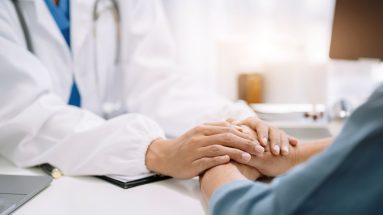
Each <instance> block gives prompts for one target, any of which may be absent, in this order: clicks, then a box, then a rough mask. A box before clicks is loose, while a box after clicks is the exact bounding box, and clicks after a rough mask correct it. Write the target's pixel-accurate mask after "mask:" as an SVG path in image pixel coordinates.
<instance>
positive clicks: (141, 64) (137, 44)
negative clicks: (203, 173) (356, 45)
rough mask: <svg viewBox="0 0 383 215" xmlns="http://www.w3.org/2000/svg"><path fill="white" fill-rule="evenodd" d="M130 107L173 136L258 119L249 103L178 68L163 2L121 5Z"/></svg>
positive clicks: (127, 103) (134, 2) (139, 2)
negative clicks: (229, 96) (207, 124)
mask: <svg viewBox="0 0 383 215" xmlns="http://www.w3.org/2000/svg"><path fill="white" fill-rule="evenodd" d="M120 7H121V11H122V13H121V14H122V18H123V19H122V20H123V41H122V47H123V48H122V50H123V53H122V61H123V66H124V70H125V72H126V77H125V90H124V91H125V93H126V95H125V98H126V106H127V109H128V111H130V112H138V113H142V114H144V115H146V116H149V117H151V118H152V119H154V120H155V121H156V122H157V123H159V125H160V126H161V127H162V128H163V129H164V130H165V132H166V134H167V135H169V136H173V137H174V136H179V135H181V134H182V133H184V132H185V131H187V130H188V129H190V128H192V127H194V126H195V125H198V124H201V123H204V122H210V121H221V120H226V119H227V118H236V119H243V118H246V117H248V116H254V115H255V114H254V112H253V111H252V110H251V109H250V108H249V107H248V106H247V105H246V104H245V103H244V102H232V101H230V100H228V99H226V98H224V97H222V96H220V95H218V94H217V93H216V92H215V91H214V90H213V89H212V87H211V86H208V84H206V83H203V81H201V79H198V78H196V77H193V76H192V75H190V74H189V75H188V73H187V72H184V71H182V70H183V69H182V68H181V67H180V66H179V65H177V64H176V57H177V56H176V49H175V43H174V40H173V38H172V35H171V33H170V30H169V27H168V23H167V20H166V17H165V15H164V12H163V9H162V5H161V3H160V1H158V0H148V1H134V0H128V1H125V0H124V1H120Z"/></svg>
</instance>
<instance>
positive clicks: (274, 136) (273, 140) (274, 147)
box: [269, 129, 281, 155]
mask: <svg viewBox="0 0 383 215" xmlns="http://www.w3.org/2000/svg"><path fill="white" fill-rule="evenodd" d="M269 140H270V150H271V153H272V154H273V155H279V153H280V151H281V146H280V145H279V143H280V142H281V135H280V132H279V131H278V130H277V129H270V136H269Z"/></svg>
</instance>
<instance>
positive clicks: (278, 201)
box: [209, 85, 383, 215]
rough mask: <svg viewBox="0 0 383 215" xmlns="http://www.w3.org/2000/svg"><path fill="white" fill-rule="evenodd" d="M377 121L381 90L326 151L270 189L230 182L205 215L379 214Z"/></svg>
mask: <svg viewBox="0 0 383 215" xmlns="http://www.w3.org/2000/svg"><path fill="white" fill-rule="evenodd" d="M382 119H383V85H382V86H381V87H380V88H378V89H377V90H376V91H375V93H374V94H373V95H372V96H371V97H370V98H369V100H368V101H367V102H366V103H365V104H363V105H362V106H361V107H360V108H358V109H357V110H356V111H355V112H354V113H353V115H352V116H351V117H350V118H349V119H348V121H347V122H346V124H345V126H344V128H343V130H342V132H341V133H340V135H339V136H338V137H337V139H336V140H335V142H334V143H333V144H332V146H331V147H329V148H328V149H327V150H326V151H324V152H323V153H321V154H319V155H317V156H314V157H313V158H312V159H310V160H309V161H307V162H306V163H304V164H301V165H298V166H297V167H295V168H293V169H292V170H290V171H289V172H288V173H287V174H286V175H283V176H280V177H277V178H276V179H274V181H273V183H272V184H270V185H266V184H262V183H259V182H255V183H254V182H249V181H235V182H232V183H229V184H227V185H224V186H222V187H221V188H219V189H218V190H217V191H216V192H215V193H214V194H213V196H212V199H211V201H210V204H209V208H210V212H211V214H217V215H218V214H219V215H226V214H227V215H229V214H230V215H231V214H236V215H242V214H243V215H244V214H275V215H278V214H374V212H375V213H376V212H377V211H381V210H380V209H379V208H380V205H381V203H380V202H379V199H382V198H383V186H379V185H380V184H381V182H380V181H381V179H382V178H383V168H381V165H380V164H381V163H383V156H381V152H382V151H383V144H382V143H381V140H382V139H383V120H382ZM356 200H357V201H356ZM353 202H360V203H363V204H353Z"/></svg>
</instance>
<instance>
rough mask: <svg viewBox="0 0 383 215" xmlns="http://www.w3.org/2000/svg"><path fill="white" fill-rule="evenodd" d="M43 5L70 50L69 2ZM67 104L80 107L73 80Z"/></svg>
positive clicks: (77, 90) (50, 2)
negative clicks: (45, 6)
mask: <svg viewBox="0 0 383 215" xmlns="http://www.w3.org/2000/svg"><path fill="white" fill-rule="evenodd" d="M45 4H46V5H47V7H48V9H49V12H50V13H51V14H52V17H53V19H54V20H55V22H56V24H57V26H58V28H59V29H60V31H61V34H62V35H63V37H64V39H65V42H66V43H67V45H68V46H69V48H70V47H71V40H70V6H69V0H60V1H59V4H58V5H57V6H56V5H55V4H54V3H53V0H45ZM68 104H69V105H73V106H77V107H81V95H80V91H79V89H78V87H77V83H76V80H75V79H73V84H72V88H71V94H70V97H69V101H68Z"/></svg>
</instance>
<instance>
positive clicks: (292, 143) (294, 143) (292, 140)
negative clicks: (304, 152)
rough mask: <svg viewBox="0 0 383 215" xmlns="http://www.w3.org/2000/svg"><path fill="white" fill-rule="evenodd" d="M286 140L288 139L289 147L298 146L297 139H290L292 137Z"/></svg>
mask: <svg viewBox="0 0 383 215" xmlns="http://www.w3.org/2000/svg"><path fill="white" fill-rule="evenodd" d="M288 138H289V143H290V145H292V146H297V145H298V139H297V138H295V137H292V136H289V137H288Z"/></svg>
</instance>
